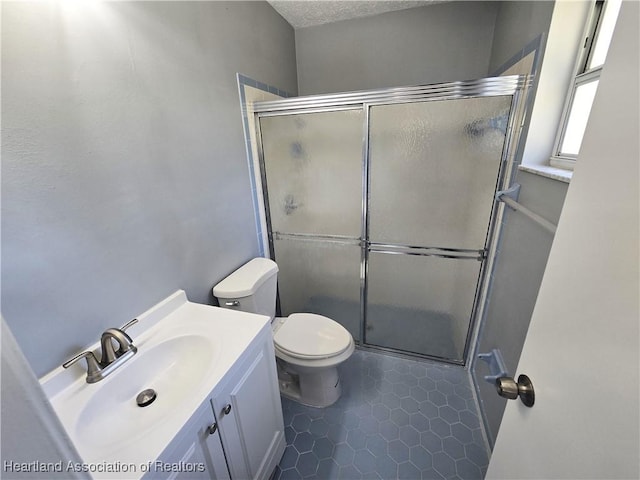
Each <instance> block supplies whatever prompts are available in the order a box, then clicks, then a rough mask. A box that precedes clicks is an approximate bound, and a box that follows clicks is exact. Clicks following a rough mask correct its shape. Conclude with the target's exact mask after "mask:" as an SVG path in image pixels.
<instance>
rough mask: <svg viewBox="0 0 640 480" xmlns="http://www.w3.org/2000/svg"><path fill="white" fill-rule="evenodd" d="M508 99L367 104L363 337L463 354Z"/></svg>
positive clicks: (454, 356) (438, 353)
mask: <svg viewBox="0 0 640 480" xmlns="http://www.w3.org/2000/svg"><path fill="white" fill-rule="evenodd" d="M511 101H512V97H511V96H494V97H473V98H462V99H445V100H431V101H421V102H413V103H400V104H389V105H378V106H371V107H370V124H369V161H370V164H369V172H370V173H369V175H370V179H369V219H368V223H369V225H368V237H369V238H368V241H369V243H368V245H369V253H368V274H367V304H366V327H365V343H367V344H371V345H377V346H380V347H386V348H393V349H398V350H404V351H408V352H414V353H418V354H422V355H428V356H434V357H439V358H444V359H447V360H453V361H462V360H463V358H464V357H463V355H464V347H465V343H466V339H467V332H468V330H469V327H470V323H471V318H472V314H473V309H474V304H475V297H476V291H477V286H478V281H479V278H480V272H481V266H482V261H483V259H484V251H485V243H486V240H487V234H488V231H489V227H490V219H491V213H492V209H493V205H494V195H495V191H496V186H497V183H498V178H499V174H500V168H501V163H502V152H503V148H504V144H505V135H506V129H507V123H508V118H509V112H510V108H511Z"/></svg>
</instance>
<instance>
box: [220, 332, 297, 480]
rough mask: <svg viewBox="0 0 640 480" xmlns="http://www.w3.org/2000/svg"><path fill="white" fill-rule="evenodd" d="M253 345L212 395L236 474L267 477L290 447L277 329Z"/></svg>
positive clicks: (257, 478) (258, 479) (261, 479)
mask: <svg viewBox="0 0 640 480" xmlns="http://www.w3.org/2000/svg"><path fill="white" fill-rule="evenodd" d="M268 333H269V335H266V334H265V335H261V343H260V344H259V345H257V346H254V347H252V348H251V351H250V352H248V353H246V354H245V355H246V357H245V358H244V359H243V360H242V361H241V362H240V364H239V365H237V366H235V367H234V373H233V374H232V375H231V376H230V378H229V379H228V380H227V381H226V385H225V386H224V387H222V389H221V391H220V392H219V393H218V394H217V395H216V396H215V398H214V399H213V401H212V405H213V410H214V412H215V416H216V419H217V421H218V426H219V429H220V436H221V437H222V443H223V445H224V452H225V455H226V457H227V463H228V465H229V470H230V472H231V478H233V479H249V478H250V479H253V480H267V479H268V478H269V477H270V476H271V474H272V473H273V470H274V469H275V466H276V465H277V464H278V461H279V460H280V457H282V454H283V453H284V448H285V439H284V423H283V419H282V404H281V403H280V392H279V391H278V379H277V374H276V365H275V352H274V350H273V341H272V338H271V332H270V331H269V332H268Z"/></svg>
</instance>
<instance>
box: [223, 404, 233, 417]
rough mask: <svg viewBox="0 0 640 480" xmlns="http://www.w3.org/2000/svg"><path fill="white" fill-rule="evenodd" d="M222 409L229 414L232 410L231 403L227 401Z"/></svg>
mask: <svg viewBox="0 0 640 480" xmlns="http://www.w3.org/2000/svg"><path fill="white" fill-rule="evenodd" d="M222 411H223V412H224V414H225V415H229V412H231V404H230V403H227V405H226V406H225V407H224V408H223V409H222Z"/></svg>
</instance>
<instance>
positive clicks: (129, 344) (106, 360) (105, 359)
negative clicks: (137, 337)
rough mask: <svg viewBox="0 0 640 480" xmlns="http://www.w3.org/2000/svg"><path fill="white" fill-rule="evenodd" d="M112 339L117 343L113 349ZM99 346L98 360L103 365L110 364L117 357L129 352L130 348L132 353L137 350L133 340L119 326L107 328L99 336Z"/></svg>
mask: <svg viewBox="0 0 640 480" xmlns="http://www.w3.org/2000/svg"><path fill="white" fill-rule="evenodd" d="M112 339H113V340H115V341H116V342H117V343H118V349H117V350H114V348H113V341H112ZM100 348H101V349H102V358H101V360H100V364H101V365H102V366H103V367H106V366H107V365H111V364H112V363H113V362H115V361H116V360H117V359H118V358H120V357H122V356H123V355H124V354H125V353H127V352H130V351H131V350H133V351H134V353H135V352H136V351H137V350H138V349H137V348H136V347H135V346H134V345H133V340H131V337H130V336H129V335H127V334H126V333H124V330H122V329H120V328H107V329H106V330H105V331H104V332H103V333H102V336H101V337H100Z"/></svg>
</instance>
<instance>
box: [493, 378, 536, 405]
mask: <svg viewBox="0 0 640 480" xmlns="http://www.w3.org/2000/svg"><path fill="white" fill-rule="evenodd" d="M496 390H497V391H498V395H500V396H501V397H503V398H507V399H509V400H515V399H516V398H518V397H519V398H520V401H521V402H522V403H524V404H525V406H527V407H533V404H534V402H535V398H536V395H535V391H534V390H533V384H532V383H531V379H530V378H529V377H527V376H526V375H520V376H519V377H518V382H517V383H516V381H515V380H514V379H513V378H511V377H500V378H498V379H496Z"/></svg>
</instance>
